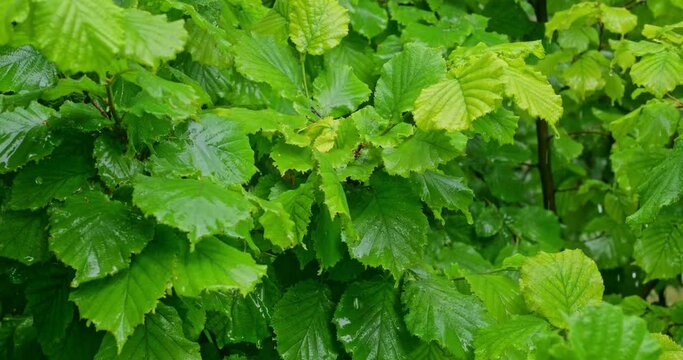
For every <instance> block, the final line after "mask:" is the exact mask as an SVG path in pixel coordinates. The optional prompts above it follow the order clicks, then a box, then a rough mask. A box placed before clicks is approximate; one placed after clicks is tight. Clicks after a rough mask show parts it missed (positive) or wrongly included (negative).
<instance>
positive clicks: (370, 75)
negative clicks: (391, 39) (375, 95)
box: [325, 2, 380, 86]
mask: <svg viewBox="0 0 683 360" xmlns="http://www.w3.org/2000/svg"><path fill="white" fill-rule="evenodd" d="M364 3H365V2H364ZM343 65H347V66H350V67H351V69H353V72H354V74H356V76H358V78H359V79H360V80H361V81H363V82H364V83H366V84H368V86H374V85H375V82H376V81H377V76H378V75H379V74H378V70H379V65H380V64H379V62H378V60H377V58H376V57H375V52H374V50H373V49H372V48H371V47H370V46H369V44H367V43H366V42H364V41H362V39H359V38H355V37H350V36H349V37H346V38H345V39H344V40H342V42H341V43H340V44H339V45H338V46H337V47H335V48H334V49H332V50H330V51H328V52H326V53H325V67H326V68H328V69H329V68H332V67H336V66H343Z"/></svg>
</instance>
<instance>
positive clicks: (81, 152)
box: [9, 143, 95, 210]
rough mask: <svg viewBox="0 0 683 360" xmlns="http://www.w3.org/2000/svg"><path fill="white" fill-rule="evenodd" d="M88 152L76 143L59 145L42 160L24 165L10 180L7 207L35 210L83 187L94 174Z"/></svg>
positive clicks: (87, 149)
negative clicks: (9, 195) (10, 188)
mask: <svg viewBox="0 0 683 360" xmlns="http://www.w3.org/2000/svg"><path fill="white" fill-rule="evenodd" d="M89 151H90V147H89V146H83V144H80V143H75V144H67V145H62V146H60V147H58V148H57V149H56V150H55V151H54V152H53V153H52V155H51V156H50V157H49V158H47V159H46V160H43V161H41V162H40V163H37V164H29V165H27V166H26V167H25V168H23V169H22V170H21V171H20V172H19V173H18V174H17V176H16V177H15V178H14V182H13V184H12V193H11V197H10V201H9V206H10V207H11V208H12V209H31V210H35V209H39V208H41V207H43V206H45V205H47V204H48V203H49V202H50V201H51V200H52V199H58V200H64V199H65V198H66V197H67V196H69V195H71V194H73V193H74V192H76V190H78V189H82V188H86V187H87V185H88V178H90V177H92V176H93V175H95V171H94V170H95V169H93V167H92V159H91V158H90V156H89V155H88V152H89Z"/></svg>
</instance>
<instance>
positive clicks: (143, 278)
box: [69, 239, 174, 351]
mask: <svg viewBox="0 0 683 360" xmlns="http://www.w3.org/2000/svg"><path fill="white" fill-rule="evenodd" d="M160 240H161V241H157V240H155V241H153V242H152V243H150V245H149V246H147V248H145V250H144V251H143V252H142V253H141V254H140V255H137V256H136V257H135V258H133V260H132V261H131V264H130V267H129V268H128V269H124V270H122V271H120V272H118V273H117V274H116V275H114V276H110V277H106V278H104V279H99V280H95V281H90V282H88V283H85V284H82V285H81V286H80V287H78V289H76V290H74V291H72V292H71V295H70V296H69V299H70V300H71V301H73V302H75V303H76V305H77V306H78V311H79V312H80V314H81V316H82V317H84V318H86V319H88V320H90V321H92V322H93V323H94V324H95V327H97V329H98V330H106V331H108V332H109V333H111V334H112V335H114V338H115V339H116V346H117V348H118V350H119V351H120V350H121V348H122V347H123V345H124V343H128V342H126V339H127V338H128V337H129V336H130V335H131V334H132V333H133V330H134V329H135V328H136V327H137V326H138V325H140V324H142V322H143V321H144V317H145V314H147V313H148V312H150V311H152V310H154V308H155V307H156V304H157V301H158V299H159V298H161V297H162V296H163V295H164V293H165V292H166V288H167V287H168V286H170V282H171V277H172V275H173V261H174V259H173V258H174V256H173V251H174V246H170V244H168V243H167V242H165V241H163V240H165V239H160ZM141 329H142V328H141ZM138 341H139V340H138ZM131 344H135V342H131Z"/></svg>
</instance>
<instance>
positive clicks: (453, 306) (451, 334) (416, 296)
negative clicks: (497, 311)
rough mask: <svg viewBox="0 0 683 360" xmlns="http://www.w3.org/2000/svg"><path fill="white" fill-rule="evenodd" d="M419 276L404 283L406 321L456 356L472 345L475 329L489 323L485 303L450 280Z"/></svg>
mask: <svg viewBox="0 0 683 360" xmlns="http://www.w3.org/2000/svg"><path fill="white" fill-rule="evenodd" d="M425 275H426V276H419V277H417V278H416V279H414V280H411V281H408V282H407V283H406V284H405V285H404V289H403V295H402V296H401V300H402V302H403V305H404V307H405V308H406V309H407V314H406V316H405V321H406V325H407V327H408V330H410V332H411V333H413V334H415V335H417V336H418V337H419V338H420V339H422V340H423V341H425V342H429V341H436V342H437V343H439V344H440V345H441V346H443V347H444V348H446V349H447V350H448V351H450V352H451V353H452V354H454V355H456V356H464V355H465V354H466V353H467V352H469V351H470V350H471V349H472V345H473V341H474V333H475V332H476V331H477V329H478V328H480V327H485V326H487V325H489V323H490V319H489V317H488V314H486V311H485V310H484V307H483V306H482V305H481V303H480V302H479V301H478V300H477V299H476V298H475V297H474V296H471V295H464V294H462V293H460V292H459V291H458V289H457V287H456V286H455V283H453V282H452V281H450V280H447V279H445V278H441V277H438V276H435V275H428V274H425Z"/></svg>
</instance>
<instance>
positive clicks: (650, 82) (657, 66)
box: [630, 50, 683, 98]
mask: <svg viewBox="0 0 683 360" xmlns="http://www.w3.org/2000/svg"><path fill="white" fill-rule="evenodd" d="M630 74H631V79H632V80H633V83H635V84H636V85H640V86H642V87H644V88H645V90H647V91H648V92H650V93H652V94H654V95H655V96H656V97H658V98H661V97H663V96H664V94H666V93H667V92H670V91H673V90H674V89H675V88H676V86H678V85H680V84H683V59H681V57H680V56H679V55H678V53H676V52H673V51H666V50H664V51H659V52H657V53H654V54H651V55H646V56H643V58H642V59H640V61H638V62H637V63H636V64H634V65H633V67H631V72H630Z"/></svg>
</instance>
